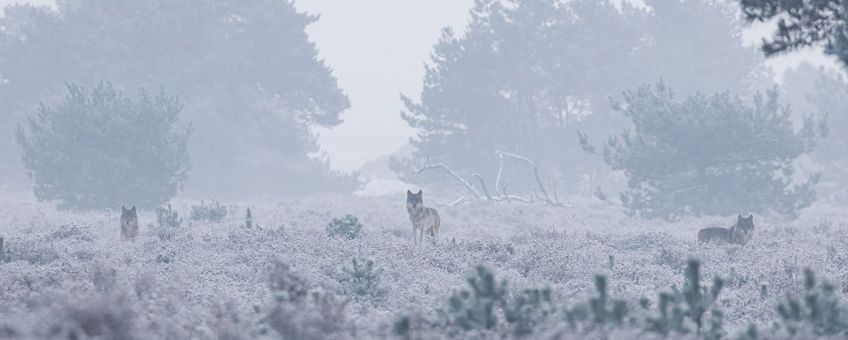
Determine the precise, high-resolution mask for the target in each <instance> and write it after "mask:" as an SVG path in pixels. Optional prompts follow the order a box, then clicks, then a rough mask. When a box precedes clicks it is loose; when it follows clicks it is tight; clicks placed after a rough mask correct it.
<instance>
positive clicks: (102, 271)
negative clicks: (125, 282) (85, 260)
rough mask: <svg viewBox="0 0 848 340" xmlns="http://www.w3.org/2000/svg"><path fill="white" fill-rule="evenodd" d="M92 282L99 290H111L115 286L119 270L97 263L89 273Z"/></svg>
mask: <svg viewBox="0 0 848 340" xmlns="http://www.w3.org/2000/svg"><path fill="white" fill-rule="evenodd" d="M89 275H90V277H91V283H92V284H94V288H95V289H96V290H97V291H98V292H110V291H112V289H114V288H115V284H116V281H117V280H116V279H117V271H116V270H115V268H112V267H107V266H104V265H95V266H94V267H93V268H92V270H91V272H90V273H89Z"/></svg>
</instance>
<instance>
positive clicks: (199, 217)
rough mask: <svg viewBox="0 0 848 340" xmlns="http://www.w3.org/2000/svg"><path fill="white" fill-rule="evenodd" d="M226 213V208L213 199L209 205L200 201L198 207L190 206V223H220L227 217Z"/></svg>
mask: <svg viewBox="0 0 848 340" xmlns="http://www.w3.org/2000/svg"><path fill="white" fill-rule="evenodd" d="M227 213H228V211H227V207H225V206H223V205H222V204H221V202H218V201H216V200H214V199H213V200H212V201H211V202H209V204H206V202H205V201H202V200H201V201H200V205H192V206H191V220H192V221H209V222H220V221H222V220H224V218H225V217H227Z"/></svg>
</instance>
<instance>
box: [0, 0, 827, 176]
mask: <svg viewBox="0 0 848 340" xmlns="http://www.w3.org/2000/svg"><path fill="white" fill-rule="evenodd" d="M16 2H29V3H36V4H53V3H54V1H53V0H27V1H19V0H0V6H3V7H5V6H6V5H8V4H11V3H16ZM472 4H473V0H358V1H344V0H297V1H296V2H295V6H296V7H297V8H298V9H300V10H301V11H306V12H308V13H311V14H320V15H321V19H320V20H318V21H317V22H316V23H313V24H312V25H310V26H309V27H308V28H307V33H308V34H309V36H310V38H311V39H312V40H313V41H314V42H315V43H316V44H317V46H318V49H319V54H320V57H321V58H323V59H324V61H325V63H326V64H327V65H328V66H330V67H331V68H332V69H333V74H334V75H335V76H336V77H337V78H338V80H339V85H340V87H341V88H342V89H343V90H344V91H345V93H346V94H347V95H348V97H349V98H350V100H351V108H350V109H348V110H347V111H345V112H344V113H343V115H342V117H343V119H344V122H343V123H342V125H340V126H338V127H336V128H334V129H332V130H327V131H321V132H320V136H319V144H320V145H321V147H322V149H323V152H326V154H327V156H328V157H329V158H330V161H331V165H332V167H333V168H335V169H338V170H344V171H350V170H356V169H358V168H359V167H361V166H362V165H363V164H364V163H366V162H368V161H370V160H373V159H375V158H378V157H380V156H383V155H386V154H390V153H393V152H395V151H397V150H398V149H399V148H400V147H402V146H403V145H404V144H406V143H407V142H408V139H409V137H410V136H411V135H412V132H413V131H412V130H411V129H410V128H409V127H408V126H407V125H406V124H405V122H404V121H403V120H402V119H401V118H400V111H401V110H402V108H403V105H402V103H401V101H400V93H404V94H406V95H408V96H411V97H413V98H418V95H419V93H420V91H421V84H422V78H423V74H424V63H425V62H427V61H428V60H429V54H430V51H431V48H432V46H433V44H434V43H435V42H436V41H437V39H438V37H439V35H440V32H441V29H442V28H443V27H445V26H450V27H452V28H454V31H456V32H462V31H463V30H464V27H465V25H466V23H467V21H468V18H469V15H468V10H469V9H470V8H471V6H472ZM768 32H769V29H768V28H767V27H762V26H761V27H754V28H752V29H749V30H748V31H747V32H746V34H745V37H744V40H746V41H747V42H748V43H756V42H758V41H759V38H758V37H759V36H763V35H764V34H768ZM802 60H808V61H811V62H813V63H814V64H817V65H828V66H832V65H835V63H834V62H833V61H832V59H831V58H827V57H824V56H823V55H822V54H821V53H820V52H815V51H804V52H800V53H794V54H792V55H789V56H784V57H780V58H774V59H770V60H769V61H768V64H770V65H772V66H774V67H775V69H776V73H777V74H778V75H782V74H783V71H784V70H785V69H786V68H787V67H791V66H793V65H795V64H797V63H798V62H800V61H802Z"/></svg>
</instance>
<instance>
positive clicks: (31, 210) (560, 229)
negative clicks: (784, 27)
mask: <svg viewBox="0 0 848 340" xmlns="http://www.w3.org/2000/svg"><path fill="white" fill-rule="evenodd" d="M3 196H4V197H3V199H2V203H0V204H2V205H0V225H2V226H3V229H2V235H0V236H2V237H3V238H4V240H5V243H4V246H5V259H4V260H3V262H0V338H12V339H16V338H62V339H67V338H101V339H150V338H161V339H167V338H172V339H184V338H202V339H246V338H280V337H281V336H282V337H283V338H362V339H365V338H404V337H406V338H420V339H432V338H442V337H449V336H455V337H460V338H466V337H475V338H500V337H505V338H512V337H521V336H525V337H532V338H566V339H568V338H575V339H576V338H585V337H589V338H602V337H613V338H651V337H657V338H662V337H663V335H662V332H658V331H657V329H661V328H658V327H659V326H657V325H658V322H661V320H671V317H672V316H673V314H672V311H673V310H674V308H673V307H674V306H677V307H679V308H680V310H679V312H681V313H684V314H685V315H689V314H687V313H689V312H687V311H689V310H690V309H688V307H686V303H685V300H679V301H677V302H676V303H674V302H669V301H665V302H663V301H661V300H662V299H666V300H668V299H672V300H673V299H674V297H675V296H678V297H683V298H687V296H688V295H686V294H684V293H685V291H686V289H687V288H686V287H687V286H690V285H689V284H687V283H686V282H687V279H686V277H687V275H686V268H687V263H688V260H689V259H690V258H691V259H698V260H700V272H699V274H700V280H699V281H700V285H702V286H703V287H705V288H704V293H703V294H704V296H706V295H708V294H709V291H708V290H709V287H710V286H711V285H713V284H714V283H713V278H714V277H719V278H720V279H721V281H722V283H723V287H722V289H721V290H720V292H719V294H718V296H717V298H716V299H715V301H711V302H712V303H711V304H709V305H705V306H706V307H705V308H704V310H703V320H704V321H703V326H702V327H701V329H702V332H701V337H703V338H707V337H708V335H709V334H713V333H711V332H712V331H709V332H708V330H710V328H711V322H714V321H715V317H716V316H715V315H714V314H713V311H714V310H715V311H718V312H720V316H721V318H720V319H721V323H720V324H719V326H718V327H719V331H720V332H718V333H715V334H721V335H722V336H723V337H725V338H736V337H737V336H749V337H750V336H751V334H752V333H751V332H754V333H756V334H757V335H759V336H760V337H763V338H775V337H776V338H785V337H789V336H790V335H791V334H795V335H794V336H796V337H797V338H808V337H810V336H812V335H813V334H822V335H824V334H831V335H834V336H844V335H845V330H846V328H845V323H844V322H845V317H846V314H845V310H844V309H842V310H841V313H842V314H838V311H840V308H844V306H845V302H844V301H846V297H845V295H846V292H848V284H846V282H848V254H846V253H845V252H844V251H843V249H844V245H845V244H846V243H848V228H846V223H848V215H846V214H845V213H844V210H843V209H838V208H834V207H829V206H827V205H826V204H824V203H817V204H816V205H814V206H813V207H812V208H810V209H807V210H805V213H804V214H802V216H801V218H800V219H798V220H796V221H795V222H786V221H783V220H782V219H780V218H779V217H776V216H775V217H772V216H756V221H755V223H756V228H757V229H756V233H755V236H754V238H753V240H752V241H751V242H750V243H749V244H747V245H745V246H736V245H733V246H729V245H716V244H699V243H697V242H696V233H697V230H698V229H699V228H702V227H705V226H718V225H723V226H729V225H730V224H732V222H733V221H734V217H733V216H730V217H727V218H719V217H716V218H683V219H681V220H679V221H675V222H660V221H650V220H641V219H632V218H630V217H627V215H626V214H625V213H624V212H622V208H621V207H620V206H616V205H611V204H609V203H605V202H601V201H598V200H594V199H592V200H580V199H577V198H572V201H571V202H570V203H569V204H568V206H566V207H552V206H542V205H538V206H532V205H523V204H516V203H513V204H507V203H484V202H470V203H467V204H464V205H459V206H453V207H449V206H441V207H439V209H440V212H441V215H442V220H443V226H442V228H441V232H440V233H441V234H440V235H439V241H438V243H437V244H436V245H432V244H430V243H425V244H424V245H423V246H422V247H420V248H417V247H415V246H414V245H413V242H412V235H411V227H410V223H409V220H408V218H407V215H406V211H405V206H404V203H405V202H404V201H403V195H402V193H401V194H399V195H396V196H392V197H389V196H387V197H381V198H362V197H352V196H311V197H308V198H304V199H302V200H298V201H281V202H278V203H270V202H264V203H263V202H250V207H251V208H252V209H251V210H252V212H253V218H254V219H255V221H256V225H257V226H258V227H254V228H244V227H242V226H243V220H242V219H243V216H242V214H241V213H238V214H235V213H230V214H228V215H227V217H226V218H224V219H222V220H221V221H217V222H209V221H200V220H196V221H191V223H183V226H182V227H180V228H173V230H172V233H173V235H172V236H171V237H170V238H162V237H159V236H157V235H158V234H157V232H156V230H157V228H159V226H158V225H157V224H158V222H157V216H156V214H155V212H154V211H141V212H140V214H139V218H140V221H139V222H140V224H141V225H142V230H141V232H140V236H139V239H138V240H137V241H136V242H134V243H131V242H120V241H119V216H118V215H117V214H116V213H114V212H105V213H104V212H85V213H83V212H68V211H57V210H55V209H54V208H52V206H51V205H48V204H42V203H36V202H35V201H34V199H33V198H31V197H28V196H26V195H13V194H4V195H3ZM437 201H442V200H439V199H438V198H437ZM443 201H448V200H447V199H445V200H443ZM192 204H196V202H193V201H183V202H180V201H177V202H175V203H174V204H172V207H173V210H176V211H179V212H182V214H186V213H185V212H187V211H188V210H189V209H190V207H191V205H192ZM226 206H227V208H228V209H230V210H231V212H235V211H238V212H241V211H244V207H245V206H246V204H227V205H226ZM345 214H351V215H352V216H357V217H358V218H359V221H358V223H361V225H362V229H361V232H360V234H359V235H358V237H356V238H346V237H335V238H334V237H332V236H331V235H330V234H328V233H327V230H326V228H327V226H328V224H330V223H331V222H332V221H333V220H334V219H341V218H343V217H344V216H345ZM339 221H342V220H337V222H339ZM354 261H355V262H354ZM478 266H483V267H482V268H483V270H484V272H487V273H489V274H490V275H491V277H490V278H489V279H486V278H485V276H486V275H485V273H483V274H481V273H480V272H479V270H480V269H478ZM806 268H809V269H811V270H812V273H815V275H816V279H817V282H815V283H813V284H810V283H809V282H808V281H809V278H807V276H806V275H805V269H806ZM598 275H600V277H603V278H604V280H605V286H604V287H605V289H604V293H603V294H601V293H600V292H599V291H598V282H597V279H598V277H596V276H598ZM469 278H474V279H471V281H468V280H469ZM475 280H476V281H477V282H483V281H480V280H484V281H485V280H489V281H491V282H493V283H496V285H497V287H489V288H487V289H502V290H501V291H500V292H499V293H497V294H496V292H495V291H490V292H489V293H488V294H489V295H484V294H483V295H479V296H478V295H477V293H475V292H474V291H475V289H474V287H473V286H470V285H469V282H472V281H475ZM502 280H503V282H505V283H502ZM822 281H824V282H830V283H832V284H831V285H829V286H828V285H827V284H823V283H821V282H822ZM501 284H504V286H503V287H501V286H500V285H501ZM485 286H486V285H485V284H483V285H481V287H485ZM463 291H465V293H463ZM675 291H677V292H679V293H675ZM810 291H813V292H814V293H810ZM815 292H819V293H815ZM810 295H815V296H817V297H819V298H821V299H822V301H834V300H839V299H841V301H843V302H838V303H835V304H832V306H836V307H834V308H831V309H828V310H830V312H829V314H824V312H821V311H818V312H817V313H818V314H816V313H813V312H811V311H813V309H811V308H822V309H824V308H825V307H827V306H828V305H827V304H825V303H823V302H822V303H819V304H818V305H820V306H821V307H810V306H809V305H808V304H809V303H810V301H811V300H810V299H809V296H810ZM463 296H464V297H463ZM485 296H488V298H485ZM601 296H603V298H602V299H601ZM496 298H497V299H496ZM485 299H490V300H485ZM498 299H500V300H498ZM486 301H489V302H486ZM498 301H503V305H502V306H501V305H500V304H499V303H500V302H498ZM593 301H594V302H593ZM598 301H603V302H601V303H602V305H603V307H602V308H603V310H604V311H606V313H608V315H607V317H608V318H609V317H611V315H613V314H615V313H613V312H615V311H616V309H617V308H619V309H620V308H623V310H624V311H625V312H626V314H625V315H624V316H623V319H622V321H621V322H613V321H609V322H600V321H598V320H599V319H598V318H599V316H598V315H597V314H595V313H596V312H595V311H594V310H595V308H598V306H597V304H598V303H599V302H598ZM616 301H619V302H616ZM793 301H794V302H793ZM487 303H488V304H489V307H486V305H487ZM457 304H459V305H457ZM840 304H841V305H840ZM469 306H471V307H469ZM499 306H501V307H499ZM616 306H618V307H616ZM661 306H666V309H665V310H666V311H667V313H666V314H667V315H664V314H662V313H661V312H660V311H661V310H663V309H662V308H660V307H661ZM778 306H784V307H781V308H783V310H784V311H781V309H779V308H778ZM796 307H797V308H796ZM463 308H464V309H463ZM468 308H472V309H473V308H477V309H478V310H480V309H481V308H482V309H483V310H484V309H485V308H491V309H492V313H491V315H492V318H493V320H491V321H486V322H488V323H490V324H491V327H489V326H486V327H478V326H475V325H478V324H476V323H475V322H478V321H479V320H476V321H468V320H465V321H463V320H460V319H457V315H458V314H457V313H460V314H461V313H466V312H468V311H467V309H468ZM581 308H582V312H581ZM827 308H830V307H827ZM597 310H600V309H597ZM834 311H836V312H834ZM468 313H471V312H468ZM581 313H583V317H582V318H581ZM834 313H837V314H834ZM784 314H785V315H784ZM465 315H466V316H467V315H468V314H467V313H466V314H465ZM820 315H826V316H820ZM663 318H665V319H663ZM816 318H819V319H816ZM581 320H582V321H581ZM601 320H607V319H601ZM609 320H613V319H609ZM651 320H652V321H651ZM658 320H660V321H658ZM662 322H671V321H662ZM485 324H486V323H485V322H484V325H485ZM679 324H680V325H682V326H683V327H685V328H686V329H688V332H686V333H685V335H684V334H683V333H680V332H679V331H676V330H675V328H668V327H670V325H673V324H672V323H668V324H664V323H661V325H664V326H663V327H667V329H668V332H669V333H668V334H669V335H668V336H669V337H672V338H681V337H683V338H685V337H690V338H695V337H696V335H695V329H696V328H695V323H694V322H693V319H691V317H686V318H684V319H683V320H682V321H680V323H679ZM463 325H465V326H463ZM467 325H471V326H467ZM752 327H753V328H752ZM840 327H841V328H840ZM833 329H836V331H835V332H834V331H832V330H833Z"/></svg>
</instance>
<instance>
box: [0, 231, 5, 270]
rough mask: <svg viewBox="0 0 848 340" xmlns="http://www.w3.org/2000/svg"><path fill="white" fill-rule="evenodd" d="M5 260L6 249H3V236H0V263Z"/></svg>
mask: <svg viewBox="0 0 848 340" xmlns="http://www.w3.org/2000/svg"><path fill="white" fill-rule="evenodd" d="M5 260H6V251H5V250H4V249H3V236H0V263H2V262H3V261H5Z"/></svg>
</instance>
